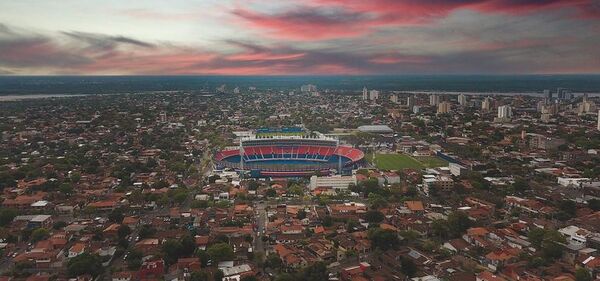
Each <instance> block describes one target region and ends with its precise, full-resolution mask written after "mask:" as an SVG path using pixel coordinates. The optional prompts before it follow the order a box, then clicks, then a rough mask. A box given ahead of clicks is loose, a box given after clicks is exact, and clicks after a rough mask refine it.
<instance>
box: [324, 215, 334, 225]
mask: <svg viewBox="0 0 600 281" xmlns="http://www.w3.org/2000/svg"><path fill="white" fill-rule="evenodd" d="M322 223H323V226H324V227H330V226H332V225H333V218H332V217H331V216H327V215H326V216H325V217H324V218H323V222H322Z"/></svg>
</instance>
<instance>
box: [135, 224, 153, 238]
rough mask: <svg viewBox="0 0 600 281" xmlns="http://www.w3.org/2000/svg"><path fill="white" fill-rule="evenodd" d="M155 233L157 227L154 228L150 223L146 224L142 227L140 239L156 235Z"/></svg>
mask: <svg viewBox="0 0 600 281" xmlns="http://www.w3.org/2000/svg"><path fill="white" fill-rule="evenodd" d="M154 233H156V229H154V228H153V227H152V226H150V225H148V224H144V225H142V227H141V228H140V232H139V235H140V239H146V238H149V237H151V236H152V235H154Z"/></svg>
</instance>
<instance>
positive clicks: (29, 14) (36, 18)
mask: <svg viewBox="0 0 600 281" xmlns="http://www.w3.org/2000/svg"><path fill="white" fill-rule="evenodd" d="M585 73H595V74H597V73H600V0H273V1H271V0H245V1H244V0H196V1H193V0H187V1H184V0H169V1H156V0H147V1H142V0H132V1H122V0H120V1H111V0H103V1H94V0H60V1H50V0H48V1H35V0H19V1H1V2H0V74H4V75H67V74H68V75H137V74H139V75H184V74H186V75H187V74H193V75H361V74H585Z"/></svg>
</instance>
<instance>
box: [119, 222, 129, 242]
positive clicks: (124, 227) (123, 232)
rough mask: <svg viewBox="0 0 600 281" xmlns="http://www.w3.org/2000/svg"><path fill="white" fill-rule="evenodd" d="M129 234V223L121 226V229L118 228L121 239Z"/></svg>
mask: <svg viewBox="0 0 600 281" xmlns="http://www.w3.org/2000/svg"><path fill="white" fill-rule="evenodd" d="M129 234H131V228H129V226H127V225H121V226H119V229H117V235H118V236H119V239H123V238H125V237H127V235H129Z"/></svg>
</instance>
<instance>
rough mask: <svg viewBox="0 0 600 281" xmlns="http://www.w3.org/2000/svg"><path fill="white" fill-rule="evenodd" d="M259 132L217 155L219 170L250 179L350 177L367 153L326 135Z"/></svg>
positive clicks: (287, 131) (216, 160)
mask: <svg viewBox="0 0 600 281" xmlns="http://www.w3.org/2000/svg"><path fill="white" fill-rule="evenodd" d="M261 130H262V131H258V130H257V134H254V135H250V136H247V137H243V138H241V139H240V144H239V146H238V147H235V148H228V149H224V150H222V151H219V152H218V153H217V154H216V155H215V162H216V166H217V169H225V168H230V169H235V170H236V171H239V172H240V173H243V174H245V175H249V176H250V177H257V178H259V177H306V176H312V175H329V174H333V173H338V174H350V173H351V171H352V170H353V169H356V168H358V167H359V166H361V165H362V162H363V159H364V153H363V152H362V151H360V150H359V149H356V148H353V147H350V146H343V145H340V143H339V140H337V139H334V138H330V137H326V136H323V135H308V134H304V133H300V132H298V133H297V134H294V133H290V130H289V129H288V130H284V131H285V132H284V133H283V134H278V133H277V132H281V130H277V131H267V132H265V129H261Z"/></svg>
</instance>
